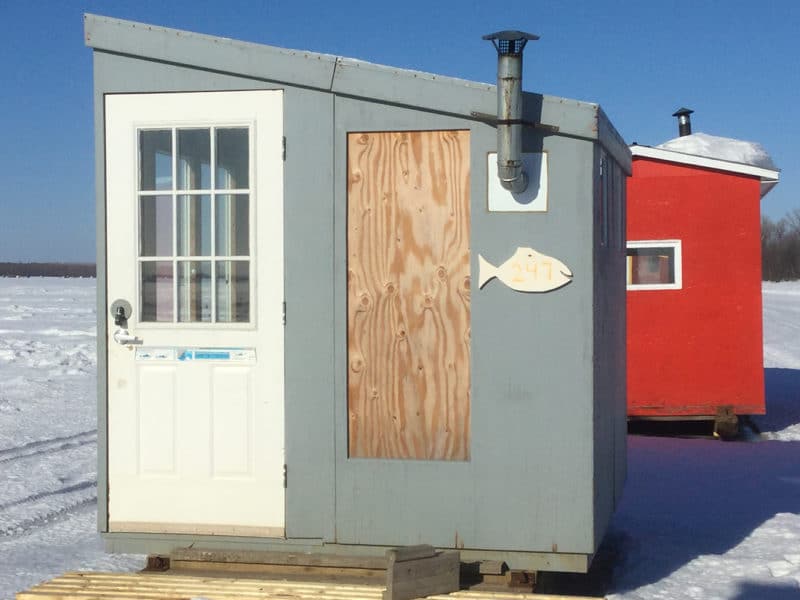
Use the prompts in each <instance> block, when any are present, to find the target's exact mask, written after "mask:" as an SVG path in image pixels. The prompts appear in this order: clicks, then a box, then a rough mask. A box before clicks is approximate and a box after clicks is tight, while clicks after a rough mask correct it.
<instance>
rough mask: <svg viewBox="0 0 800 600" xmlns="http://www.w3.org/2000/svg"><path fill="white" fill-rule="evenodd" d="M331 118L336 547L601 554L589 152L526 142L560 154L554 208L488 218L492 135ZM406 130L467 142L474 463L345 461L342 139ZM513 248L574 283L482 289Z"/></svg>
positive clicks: (355, 114) (553, 168)
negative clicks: (541, 255)
mask: <svg viewBox="0 0 800 600" xmlns="http://www.w3.org/2000/svg"><path fill="white" fill-rule="evenodd" d="M335 113H336V137H335V144H336V151H335V155H336V158H335V160H336V163H335V164H336V168H335V176H336V185H335V190H336V199H335V202H336V211H335V232H336V243H335V253H336V257H337V258H336V261H335V266H336V269H337V272H336V276H335V311H336V315H335V319H336V321H335V323H336V324H335V331H336V336H335V348H336V353H337V354H336V369H335V373H336V385H335V392H336V407H337V408H336V419H337V423H336V435H337V443H336V460H337V472H336V489H337V507H336V516H337V518H336V521H337V541H338V542H339V543H356V544H357V543H378V544H415V543H422V542H424V543H431V544H435V545H438V546H442V547H448V546H450V547H452V546H457V545H461V544H464V545H465V546H466V547H467V548H470V547H472V548H476V547H478V548H505V549H512V550H513V549H520V550H522V549H525V550H538V551H546V552H551V551H553V548H554V546H555V547H557V548H558V549H559V550H561V551H565V552H592V551H593V548H592V547H591V543H592V534H591V529H592V521H591V510H592V483H591V482H592V473H591V452H592V424H591V421H590V419H591V410H592V406H591V393H592V368H591V364H592V363H591V361H592V350H593V348H592V343H591V336H592V281H591V277H592V250H591V245H590V242H589V240H591V223H592V215H591V200H592V191H591V189H592V188H591V164H592V158H593V151H592V148H593V144H592V143H590V142H585V141H580V140H575V139H569V138H563V137H557V136H551V137H547V138H544V139H543V138H542V137H541V135H540V134H538V133H536V132H532V131H531V132H528V138H527V139H526V140H525V144H526V149H527V150H539V149H545V150H547V151H548V152H549V153H550V198H551V207H552V208H551V210H550V211H549V212H548V213H546V214H518V213H517V214H508V213H506V214H500V213H491V214H490V213H488V212H487V209H486V186H487V181H486V160H487V158H486V155H487V152H489V151H491V150H493V149H494V147H495V143H496V133H495V129H494V128H492V127H489V126H487V125H483V124H480V123H474V122H470V121H464V120H460V119H456V118H449V117H442V116H437V115H434V114H430V113H425V112H420V111H413V110H408V109H401V108H395V107H389V106H386V105H382V104H376V103H369V102H365V101H360V100H354V99H348V98H337V99H336V108H335ZM403 129H406V130H425V129H470V130H471V186H472V193H471V201H472V206H471V213H472V216H471V219H472V222H471V261H472V281H473V288H472V294H471V298H472V300H471V304H472V317H471V318H472V332H471V339H472V391H471V403H472V411H471V413H472V414H471V416H472V423H471V427H472V453H471V459H470V461H469V462H464V463H451V462H425V461H396V460H379V459H349V458H348V457H347V419H346V417H347V385H346V384H347V382H346V373H347V368H346V367H347V362H346V349H347V338H346V330H347V325H346V320H347V313H346V293H347V290H346V281H347V278H346V264H345V249H346V222H345V218H346V202H347V187H346V180H345V174H346V156H347V154H346V135H347V132H350V131H371V130H373V131H374V130H376V131H386V130H403ZM581 172H583V173H584V175H581V174H580V173H581ZM576 173H578V174H577V175H576ZM517 246H532V247H534V248H536V249H538V250H540V251H542V252H545V253H547V254H552V255H554V256H556V257H558V258H560V259H562V260H563V261H564V262H566V264H567V265H569V266H570V267H571V268H572V270H573V271H574V273H575V274H576V277H575V281H574V282H573V283H571V284H569V285H568V286H567V287H565V288H562V289H560V290H557V291H554V292H551V293H548V294H521V293H518V292H514V291H512V290H510V289H508V288H506V287H505V286H504V285H503V284H502V283H500V282H499V281H493V282H490V283H489V284H487V286H486V287H485V288H484V289H483V290H478V289H477V285H476V284H477V281H478V277H477V265H478V254H479V253H481V254H483V255H484V257H485V258H487V260H489V261H491V262H493V263H494V264H498V265H499V264H502V262H503V261H505V260H506V259H507V258H509V257H510V256H511V255H512V254H513V253H514V251H515V250H516V248H517Z"/></svg>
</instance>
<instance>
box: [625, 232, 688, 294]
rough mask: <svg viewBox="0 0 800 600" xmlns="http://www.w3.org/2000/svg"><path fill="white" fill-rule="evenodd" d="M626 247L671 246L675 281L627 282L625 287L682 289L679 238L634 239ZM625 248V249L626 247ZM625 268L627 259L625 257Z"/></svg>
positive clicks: (681, 255) (636, 289) (640, 289)
mask: <svg viewBox="0 0 800 600" xmlns="http://www.w3.org/2000/svg"><path fill="white" fill-rule="evenodd" d="M627 248H672V249H673V251H674V253H675V265H674V271H675V282H674V283H638V284H629V285H628V286H627V289H629V290H631V291H646V290H680V289H683V252H682V251H681V240H636V241H628V244H627ZM627 248H626V249H627ZM626 269H627V259H626ZM625 278H626V281H627V272H626V274H625Z"/></svg>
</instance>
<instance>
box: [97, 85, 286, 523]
mask: <svg viewBox="0 0 800 600" xmlns="http://www.w3.org/2000/svg"><path fill="white" fill-rule="evenodd" d="M282 102H283V98H282V93H281V92H280V91H247V92H198V93H176V94H121V95H110V96H107V97H106V188H107V199H106V216H107V248H106V253H107V261H108V264H107V273H108V275H107V286H108V287H107V294H108V299H109V303H111V302H113V301H114V300H116V299H124V300H127V301H128V302H130V304H131V306H132V311H131V312H132V314H131V315H130V316H129V318H128V319H127V322H126V323H123V324H122V326H117V325H115V324H114V321H113V319H110V320H109V327H108V331H107V332H106V334H107V341H108V416H109V418H108V427H109V431H108V435H109V437H108V439H109V442H108V444H109V447H108V453H109V460H108V469H109V529H110V530H111V531H132V532H173V533H208V534H229V535H258V536H283V533H284V489H283V464H284V443H283V440H284V418H283V410H284V404H283V402H284V399H283V324H282V307H283V215H282V207H283V161H282V136H283V131H282V121H283V113H282V110H283V105H282ZM123 328H124V329H126V330H127V333H128V335H129V336H130V337H129V338H120V339H123V341H125V339H132V338H133V337H135V343H133V344H120V343H117V342H116V341H115V340H114V334H115V333H117V331H118V330H119V329H123ZM118 337H119V336H118Z"/></svg>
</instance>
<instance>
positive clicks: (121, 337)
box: [113, 328, 142, 346]
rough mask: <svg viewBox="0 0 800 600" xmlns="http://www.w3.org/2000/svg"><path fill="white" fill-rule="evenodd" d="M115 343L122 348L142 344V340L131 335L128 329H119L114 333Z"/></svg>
mask: <svg viewBox="0 0 800 600" xmlns="http://www.w3.org/2000/svg"><path fill="white" fill-rule="evenodd" d="M113 337H114V341H115V342H117V343H118V344H120V345H121V346H129V345H131V344H141V343H142V340H140V339H139V338H138V337H136V336H135V335H131V334H130V332H129V331H128V330H127V329H122V328H119V329H117V330H116V331H115V332H114V336H113Z"/></svg>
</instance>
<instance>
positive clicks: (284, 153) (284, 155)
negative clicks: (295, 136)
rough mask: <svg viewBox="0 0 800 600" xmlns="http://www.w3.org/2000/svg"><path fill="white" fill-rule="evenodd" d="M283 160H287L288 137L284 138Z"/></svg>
mask: <svg viewBox="0 0 800 600" xmlns="http://www.w3.org/2000/svg"><path fill="white" fill-rule="evenodd" d="M283 160H284V161H285V160H286V136H283Z"/></svg>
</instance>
